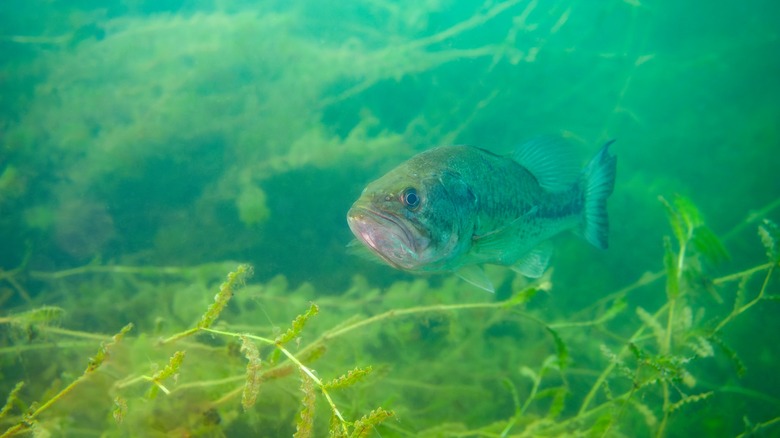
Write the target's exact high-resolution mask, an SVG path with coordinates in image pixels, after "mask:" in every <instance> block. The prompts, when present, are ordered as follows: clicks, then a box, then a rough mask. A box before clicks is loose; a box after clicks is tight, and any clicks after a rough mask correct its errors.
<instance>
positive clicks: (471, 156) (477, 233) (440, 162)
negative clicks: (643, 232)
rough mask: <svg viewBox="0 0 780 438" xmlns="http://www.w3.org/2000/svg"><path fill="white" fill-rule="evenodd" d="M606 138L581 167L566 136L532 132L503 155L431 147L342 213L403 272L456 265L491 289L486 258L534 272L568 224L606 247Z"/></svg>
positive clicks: (610, 174) (610, 181)
mask: <svg viewBox="0 0 780 438" xmlns="http://www.w3.org/2000/svg"><path fill="white" fill-rule="evenodd" d="M610 144H611V142H610V143H607V144H605V145H604V146H603V147H602V148H601V150H600V151H599V152H598V153H597V154H596V156H595V157H594V158H593V159H592V160H591V161H590V163H589V164H588V165H587V166H586V167H585V168H584V169H582V170H581V171H580V169H579V165H578V163H577V161H578V160H577V159H576V156H575V155H574V154H573V153H572V151H571V147H570V146H569V145H568V144H567V143H566V142H564V141H563V140H550V139H544V140H541V139H539V140H534V141H531V142H529V143H527V144H525V145H523V146H521V147H520V148H518V150H517V151H516V152H515V153H514V154H512V155H509V156H501V155H497V154H494V153H492V152H489V151H487V150H484V149H480V148H476V147H470V146H443V147H438V148H434V149H430V150H428V151H425V152H422V153H420V154H417V155H415V156H414V157H412V158H411V159H409V160H407V161H406V162H404V163H402V164H401V165H399V166H398V167H396V168H395V169H393V170H391V171H390V172H388V173H387V174H385V175H384V176H382V177H381V178H379V179H377V180H376V181H374V182H372V183H370V184H369V185H368V186H367V187H366V188H365V189H364V191H363V193H362V195H361V196H360V198H359V199H358V200H357V201H356V202H355V203H354V204H353V206H352V208H351V209H350V210H349V212H348V214H347V221H348V224H349V227H350V229H351V230H352V232H353V234H354V235H355V236H356V237H357V239H358V240H359V241H360V242H362V243H363V244H364V245H365V246H366V247H367V248H368V249H369V250H370V251H371V252H373V253H374V254H375V255H376V256H378V257H379V258H381V259H382V260H383V261H385V262H386V263H387V264H389V265H391V266H393V267H395V268H398V269H401V270H404V271H410V272H455V273H456V274H458V275H460V276H461V277H463V278H464V279H466V280H467V281H469V282H471V283H474V284H476V285H477V286H480V287H482V288H484V289H487V290H492V285H490V283H489V281H488V280H487V279H486V278H485V277H484V274H483V273H482V271H481V269H480V268H479V266H480V265H482V264H497V265H506V266H510V267H512V268H513V269H515V270H517V271H518V272H520V273H522V274H524V275H527V276H529V277H538V276H540V275H541V274H542V273H543V271H544V269H545V268H546V267H547V264H548V261H549V257H550V252H551V247H550V245H549V243H548V239H550V238H551V237H552V236H554V235H556V234H558V233H560V232H562V231H564V230H567V229H577V230H579V231H580V232H581V234H582V235H583V236H584V237H585V239H586V240H588V241H589V242H590V243H592V244H593V245H595V246H597V247H599V248H606V247H607V229H608V220H607V212H606V200H607V198H608V197H609V195H610V194H611V193H612V190H613V187H614V180H615V168H616V159H615V157H614V156H613V155H610V153H609V145H610Z"/></svg>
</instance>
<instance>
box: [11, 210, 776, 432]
mask: <svg viewBox="0 0 780 438" xmlns="http://www.w3.org/2000/svg"><path fill="white" fill-rule="evenodd" d="M662 202H663V205H664V206H665V208H666V209H667V212H668V218H669V223H670V225H671V229H672V235H673V240H672V239H668V238H667V239H665V241H664V245H663V248H664V256H663V259H664V264H663V265H664V269H663V270H662V271H659V272H655V273H651V274H647V275H644V276H642V277H641V278H640V279H638V280H637V281H636V282H635V283H633V284H630V285H628V286H626V287H625V288H623V289H622V290H620V291H617V292H615V293H612V294H600V295H601V296H602V297H603V298H601V299H600V300H599V301H597V302H595V303H594V304H593V305H592V306H591V307H590V308H589V309H585V310H583V311H582V312H580V314H579V315H562V319H559V320H557V321H556V320H553V321H549V316H548V315H545V312H540V311H538V310H533V309H532V308H529V307H528V306H529V305H533V303H534V301H535V300H538V299H539V297H540V295H539V292H540V291H549V290H550V289H551V288H552V286H553V280H554V278H552V277H550V276H549V275H548V276H546V277H545V278H542V279H539V280H538V281H536V282H534V283H531V284H523V283H524V281H523V280H522V278H514V279H513V280H511V282H510V283H511V284H506V286H509V287H511V289H512V290H514V291H515V292H514V293H513V294H512V295H511V296H510V297H508V298H507V299H505V300H498V301H486V300H485V297H486V295H484V294H479V293H477V292H475V290H473V289H471V288H470V287H463V286H462V284H461V283H458V280H456V279H454V278H453V279H445V280H444V281H443V282H442V283H441V284H440V285H438V286H435V285H433V284H431V283H430V282H428V281H427V280H425V279H418V280H415V281H414V282H412V283H408V282H397V283H395V284H393V285H392V286H391V287H390V288H389V289H387V290H385V291H382V292H380V291H379V290H377V289H374V288H372V287H371V286H370V284H369V283H368V282H367V281H366V280H365V279H363V278H361V277H356V278H355V279H354V280H353V285H352V287H351V288H350V289H349V290H347V291H345V292H344V293H342V294H341V295H339V296H317V297H316V299H315V301H317V304H314V303H309V304H306V302H307V301H308V300H310V299H312V298H313V292H314V290H313V288H312V286H311V285H307V284H304V285H301V286H300V287H299V288H298V289H297V290H294V291H290V290H288V286H287V283H286V280H285V279H284V277H281V276H279V277H277V278H275V279H273V280H271V281H269V282H267V283H264V284H254V283H253V282H251V281H248V279H249V277H250V276H251V273H252V269H251V267H249V266H248V265H239V266H238V268H236V269H234V270H233V272H231V273H230V274H229V275H228V277H227V280H225V281H224V282H222V284H221V285H220V286H219V288H218V293H217V294H216V296H214V298H213V300H212V302H211V303H210V304H209V303H207V302H206V301H205V300H203V301H199V300H193V297H194V296H196V295H200V296H202V297H204V298H205V297H207V296H208V289H209V288H210V287H209V286H208V285H207V284H208V283H210V282H211V280H209V279H213V278H214V276H215V274H214V273H215V272H217V271H218V270H219V269H220V268H221V267H224V266H225V265H224V264H221V265H205V266H202V267H192V268H155V267H143V268H140V267H139V268H134V267H120V266H105V265H90V266H85V267H83V268H80V269H76V270H71V271H63V272H59V273H43V272H29V273H28V275H30V276H32V277H37V278H40V279H46V281H47V282H50V283H51V284H52V285H55V284H60V285H61V286H60V287H68V286H67V285H68V284H70V285H71V286H70V287H72V286H74V285H76V284H82V285H84V286H85V287H87V288H96V287H100V285H105V284H106V281H109V282H111V281H112V279H118V278H125V279H127V280H130V281H129V282H123V283H121V284H124V287H130V288H132V289H133V290H134V291H135V293H137V294H138V295H139V296H140V297H139V299H140V300H141V301H142V302H145V303H147V304H146V308H154V309H156V312H151V314H150V312H148V311H144V312H142V313H135V314H133V315H134V316H133V319H134V321H133V324H132V325H128V326H126V327H125V328H123V329H121V330H120V331H119V333H118V334H117V335H115V336H113V337H108V336H105V335H100V334H98V333H91V332H88V331H76V330H70V329H63V328H60V327H59V325H60V324H63V323H65V322H66V321H69V318H68V313H69V312H73V311H74V310H68V311H67V312H65V311H63V310H62V309H76V308H77V307H75V306H70V305H66V306H63V307H62V308H59V307H57V308H55V307H38V308H35V307H33V308H32V309H31V310H28V311H24V312H21V311H20V312H16V313H13V314H9V315H7V316H4V317H3V318H2V319H0V324H3V325H4V326H7V327H9V328H10V327H13V329H11V330H7V331H5V332H4V338H5V339H6V342H8V343H9V344H8V345H7V346H6V347H4V348H3V349H2V350H0V353H2V356H0V360H1V361H2V362H1V363H2V373H3V375H4V376H6V378H7V379H14V380H18V381H19V383H17V384H16V386H13V387H9V389H8V391H9V392H8V396H7V402H6V403H5V405H4V407H3V408H2V410H0V425H3V426H4V430H5V432H4V434H3V435H2V436H16V435H18V434H20V433H21V432H25V431H33V432H34V433H36V434H44V433H46V432H47V431H48V432H49V433H53V432H55V431H57V430H69V431H74V430H80V431H84V432H85V433H86V432H88V431H91V432H89V433H92V432H97V431H100V433H101V434H103V435H105V436H125V435H126V434H127V433H128V432H129V431H131V430H134V431H138V430H144V431H146V432H145V434H146V435H147V436H157V435H165V434H169V433H184V434H196V435H202V434H205V435H209V436H211V435H220V434H227V435H231V434H233V433H239V432H240V431H244V432H246V431H249V430H258V428H262V429H263V430H267V431H270V430H272V431H275V432H274V433H275V434H279V435H291V434H294V435H295V436H298V437H305V436H320V435H322V434H324V433H325V431H326V430H329V431H330V434H331V435H333V436H373V435H377V434H379V435H381V436H410V435H424V436H496V437H498V436H515V437H523V436H560V435H589V436H659V437H660V436H667V435H670V434H673V433H672V431H673V430H676V428H678V427H681V428H683V427H684V428H686V430H690V429H689V428H691V427H695V428H696V429H695V430H698V431H701V432H702V433H707V431H710V432H712V429H710V428H713V427H717V428H719V427H723V426H724V425H723V424H720V423H719V424H712V425H708V424H706V423H702V422H701V421H698V420H697V422H696V423H695V424H696V425H695V426H694V425H693V424H692V423H690V421H689V420H687V419H686V417H687V416H688V415H684V414H683V413H684V412H688V413H692V412H695V410H696V409H697V408H696V406H701V405H703V404H704V403H703V402H704V401H705V400H706V401H707V402H713V400H718V399H719V397H720V399H719V400H718V403H720V404H724V403H725V404H729V403H731V402H730V401H729V400H728V398H725V399H724V398H722V396H721V394H725V393H727V392H726V391H731V392H733V391H735V390H736V388H738V387H734V386H728V385H723V384H715V383H713V382H712V381H711V380H710V379H711V378H719V377H717V376H721V375H722V373H723V371H722V370H715V371H713V370H712V369H711V367H712V366H713V364H712V363H711V362H712V361H713V360H715V359H717V358H721V359H724V360H726V361H728V362H730V363H731V364H732V366H733V370H734V373H735V374H736V375H737V376H744V375H746V373H748V370H747V369H746V368H747V367H746V365H745V363H744V362H743V360H742V359H741V358H740V350H741V348H740V347H739V346H736V347H735V346H732V345H731V344H732V343H733V340H732V341H729V340H728V329H729V327H730V326H732V325H733V324H735V323H736V322H737V321H739V320H740V319H742V315H743V314H745V313H746V312H749V311H751V309H753V308H755V307H756V306H759V305H764V304H763V303H765V302H768V301H776V300H777V295H776V294H771V293H770V288H771V287H772V285H773V284H775V285H776V284H777V283H776V280H773V279H774V273H775V270H776V268H777V267H778V264H779V263H780V231H779V230H778V227H777V226H776V225H775V224H774V223H773V222H771V221H768V220H765V221H763V222H762V223H761V224H760V225H759V237H760V241H761V243H762V244H763V246H764V248H765V251H766V255H767V257H768V261H767V262H766V263H762V264H757V265H755V266H753V267H750V268H748V269H744V270H742V271H740V272H737V273H734V274H730V275H725V276H720V277H714V278H713V277H710V276H709V274H707V272H708V269H710V268H708V266H710V265H712V264H717V263H722V262H723V261H724V260H725V257H726V256H727V253H726V252H725V247H724V246H723V244H721V243H720V241H719V239H718V238H717V237H716V236H715V234H714V233H713V232H712V231H711V230H710V229H709V228H708V227H707V226H706V224H705V222H704V221H703V219H702V215H701V214H700V213H699V211H698V210H697V209H696V207H695V206H694V205H693V204H692V203H691V202H690V201H688V200H687V199H685V198H682V197H675V198H674V199H673V200H672V201H666V200H663V199H662ZM22 271H23V270H16V271H14V275H12V276H5V277H3V279H4V280H9V279H10V278H17V276H18V275H20V273H21V272H22ZM166 277H167V278H168V280H167V281H162V279H164V278H166ZM757 277H760V278H759V280H760V281H758V282H755V281H753V279H754V278H757ZM204 280H205V281H204ZM506 281H509V279H507V280H506ZM168 282H170V284H167V283H168ZM113 287H119V286H117V285H115V286H113ZM638 291H646V292H654V293H656V294H657V293H661V294H663V295H664V296H665V299H664V300H663V302H662V303H661V304H660V305H657V306H656V307H655V308H649V307H647V306H646V305H644V304H635V303H632V302H631V297H632V296H633V295H635V294H636V293H637V292H638ZM726 294H728V295H726ZM409 295H413V296H415V297H418V298H419V299H420V300H421V301H422V303H420V305H418V306H414V307H408V306H407V305H405V303H406V302H407V297H408V296H409ZM161 296H165V297H166V298H164V299H162V300H161V299H160V297H161ZM71 299H73V300H76V301H80V300H82V298H71ZM148 303H156V305H154V306H152V307H149V304H148ZM767 305H771V304H769V303H768V304H767ZM197 307H200V308H201V309H203V308H206V311H205V312H204V313H202V314H200V315H199V316H198V315H197V313H196V312H195V310H196V308H197ZM258 311H261V312H258ZM705 312H706V313H707V314H709V313H711V316H709V317H705V316H704V315H705ZM295 313H298V314H297V315H295ZM258 314H264V315H265V316H266V319H267V322H266V323H260V322H259V321H258V320H257V315H258ZM588 315H589V316H588ZM280 318H283V319H287V320H288V321H291V323H289V325H287V326H284V325H277V324H275V323H274V321H280V320H281V319H280ZM70 321H73V320H70ZM187 321H190V323H189V324H188V323H187ZM269 323H270V325H269ZM187 325H189V327H187ZM133 326H135V328H134V329H133V330H132V331H130V328H131V327H133ZM19 333H22V334H24V335H23V336H19ZM30 333H34V334H35V335H34V336H33V335H30ZM98 341H100V342H102V343H103V346H101V347H100V348H99V349H98V353H97V354H96V355H94V356H93V357H92V358H91V359H88V360H87V359H85V358H86V356H84V355H82V354H83V353H81V352H83V351H87V350H89V349H90V348H93V347H91V346H92V345H93V344H94V343H95V342H98ZM43 356H47V357H49V358H52V357H57V358H58V359H57V360H55V361H52V360H49V361H41V360H40V358H41V357H43ZM466 358H468V360H464V359H466ZM20 359H21V360H22V361H23V363H24V366H23V368H25V372H24V373H21V374H20V373H19V370H20V368H18V366H17V365H16V363H17V361H18V360H20ZM85 360H86V362H87V366H86V368H85V369H83V372H82V373H81V375H80V376H77V377H71V378H68V377H67V376H68V374H70V373H71V372H72V371H71V370H75V369H77V368H75V367H76V365H75V364H77V363H78V362H80V361H81V362H82V363H83V361H85ZM707 362H710V364H709V365H707ZM150 365H151V368H150ZM50 366H54V367H55V370H54V372H53V373H52V372H51V371H46V368H47V367H50ZM716 368H718V367H716ZM713 373H715V374H713ZM25 376H28V377H25ZM29 376H38V377H33V378H30V377H29ZM326 376H327V377H326ZM732 385H733V384H732ZM740 391H741V392H742V393H744V394H748V395H746V396H745V397H747V399H745V400H743V403H744V402H749V400H750V399H751V398H758V400H760V403H768V404H769V405H771V406H775V407H777V406H778V405H780V403H779V402H778V400H776V399H775V398H774V396H773V395H771V394H758V393H755V394H752V393H750V392H749V391H748V390H747V389H745V388H743V389H741V390H740ZM35 399H37V400H39V401H38V402H31V400H35ZM476 399H479V400H483V401H481V402H480V403H471V402H469V400H476ZM484 400H489V402H485V401H484ZM85 405H89V406H90V409H89V410H88V411H84V410H82V409H81V407H82V406H85ZM318 405H320V406H321V407H318ZM378 406H381V407H378ZM323 408H324V411H323ZM698 409H702V408H698ZM756 414H757V413H756V412H754V413H745V414H744V415H746V418H748V416H749V417H750V420H754V419H757V420H759V422H758V423H753V422H748V420H746V423H745V426H744V428H745V433H753V432H757V431H759V430H769V429H772V428H776V427H777V425H778V423H780V417H777V416H776V415H775V416H771V415H770V416H767V417H763V418H758V417H754V415H756ZM109 418H110V419H111V420H110V422H107V419H109ZM720 421H728V419H720ZM111 423H113V425H112V424H111ZM726 425H727V426H728V427H729V428H733V427H734V424H733V423H726Z"/></svg>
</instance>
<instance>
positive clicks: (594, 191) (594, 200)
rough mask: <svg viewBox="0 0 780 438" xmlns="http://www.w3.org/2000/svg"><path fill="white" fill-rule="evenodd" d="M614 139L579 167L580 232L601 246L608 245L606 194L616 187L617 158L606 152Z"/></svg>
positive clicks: (605, 246) (588, 239)
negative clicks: (582, 200)
mask: <svg viewBox="0 0 780 438" xmlns="http://www.w3.org/2000/svg"><path fill="white" fill-rule="evenodd" d="M614 141H615V140H610V141H608V142H607V143H606V144H605V145H604V146H602V147H601V150H599V152H598V153H597V154H596V156H595V157H593V159H591V160H590V162H589V163H588V165H587V166H586V167H585V169H584V170H583V171H582V181H583V183H582V184H583V186H584V191H585V208H584V213H583V214H584V217H583V219H584V221H583V225H582V234H583V236H585V239H586V240H587V241H588V242H590V243H591V244H593V245H594V246H596V247H597V248H601V249H607V246H608V245H607V235H608V234H609V233H608V231H609V219H608V218H607V198H609V195H611V194H612V190H613V189H614V188H615V169H616V165H617V158H615V156H614V155H611V154H610V153H609V145H611V144H612V143H613V142H614Z"/></svg>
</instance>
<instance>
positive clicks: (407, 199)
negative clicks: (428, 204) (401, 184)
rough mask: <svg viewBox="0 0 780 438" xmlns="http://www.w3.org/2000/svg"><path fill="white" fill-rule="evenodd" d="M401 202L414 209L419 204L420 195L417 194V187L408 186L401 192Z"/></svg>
mask: <svg viewBox="0 0 780 438" xmlns="http://www.w3.org/2000/svg"><path fill="white" fill-rule="evenodd" d="M401 202H402V203H403V204H404V205H405V206H406V208H408V209H409V210H415V209H417V207H419V206H420V196H419V195H418V194H417V189H415V188H414V187H408V188H406V189H404V191H403V192H402V193H401Z"/></svg>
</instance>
